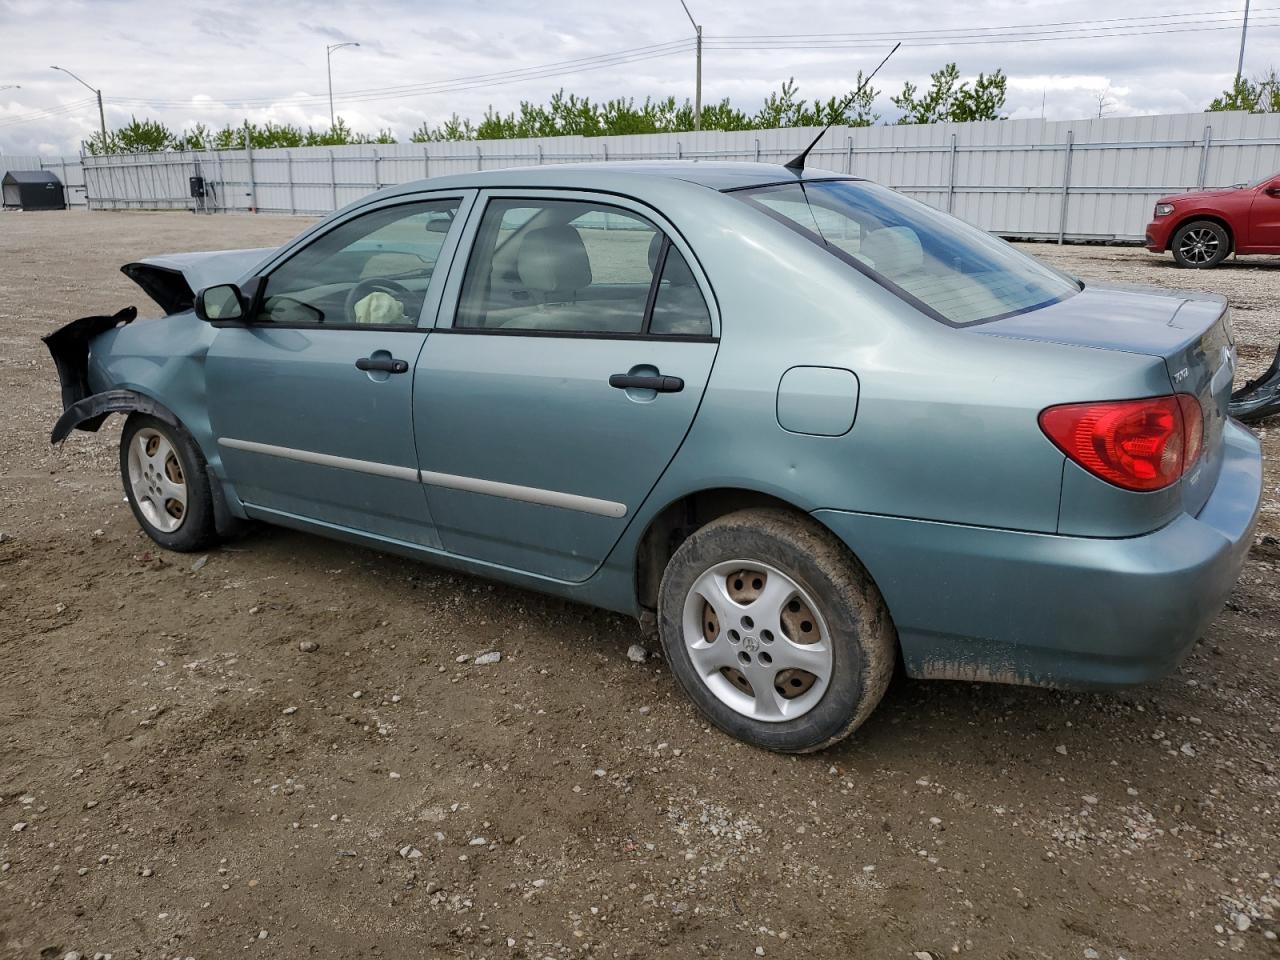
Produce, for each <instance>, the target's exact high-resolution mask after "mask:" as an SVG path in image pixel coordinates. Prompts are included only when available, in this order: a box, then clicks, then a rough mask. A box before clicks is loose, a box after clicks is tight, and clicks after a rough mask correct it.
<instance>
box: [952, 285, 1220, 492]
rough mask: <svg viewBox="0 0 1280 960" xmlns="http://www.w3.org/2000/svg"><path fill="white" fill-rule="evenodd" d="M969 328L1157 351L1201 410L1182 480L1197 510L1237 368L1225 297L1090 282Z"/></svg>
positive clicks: (1177, 388) (1176, 386)
mask: <svg viewBox="0 0 1280 960" xmlns="http://www.w3.org/2000/svg"><path fill="white" fill-rule="evenodd" d="M973 332H974V333H980V334H983V335H985V336H995V337H1011V338H1014V339H1024V340H1040V341H1045V342H1050V343H1062V344H1068V345H1071V346H1079V347H1088V348H1092V349H1098V350H1120V351H1124V352H1127V353H1138V354H1143V355H1146V356H1151V357H1158V358H1160V359H1161V360H1162V361H1163V362H1164V365H1165V369H1166V370H1167V371H1168V374H1169V384H1170V388H1171V391H1172V392H1174V393H1189V394H1191V395H1192V396H1194V397H1196V399H1198V400H1199V401H1200V407H1201V409H1202V410H1203V412H1204V448H1203V452H1202V453H1201V455H1200V458H1199V460H1198V461H1197V462H1196V463H1195V465H1193V466H1192V468H1191V469H1190V470H1189V471H1187V473H1186V474H1185V475H1184V476H1183V478H1182V481H1181V483H1182V500H1183V507H1184V509H1186V510H1187V512H1189V513H1192V514H1196V513H1199V512H1200V508H1201V507H1203V506H1204V502H1205V500H1207V499H1208V497H1209V493H1210V491H1211V490H1212V489H1213V486H1214V483H1215V482H1216V481H1217V477H1218V471H1219V470H1220V469H1221V467H1222V433H1223V428H1224V427H1225V426H1226V419H1227V404H1228V403H1229V401H1230V399H1231V381H1232V378H1233V376H1234V374H1235V365H1236V356H1235V347H1234V346H1233V344H1232V336H1231V323H1230V313H1229V308H1228V306H1227V301H1226V299H1225V298H1224V297H1220V296H1216V295H1214V294H1207V293H1184V292H1174V291H1167V290H1162V289H1158V288H1150V287H1122V286H1109V285H1105V284H1098V285H1090V286H1088V287H1086V288H1085V289H1084V290H1082V291H1081V292H1080V293H1079V294H1077V295H1076V296H1074V297H1069V298H1067V299H1066V300H1063V301H1060V302H1059V303H1055V304H1051V305H1050V306H1047V307H1043V308H1041V309H1039V310H1033V311H1031V312H1029V313H1023V314H1019V315H1017V316H1013V317H1006V318H1005V319H1003V320H996V321H994V322H992V323H986V324H982V325H981V326H977V327H974V328H973ZM1079 399H1080V400H1081V401H1087V400H1111V399H1124V398H1120V397H1080V398H1079Z"/></svg>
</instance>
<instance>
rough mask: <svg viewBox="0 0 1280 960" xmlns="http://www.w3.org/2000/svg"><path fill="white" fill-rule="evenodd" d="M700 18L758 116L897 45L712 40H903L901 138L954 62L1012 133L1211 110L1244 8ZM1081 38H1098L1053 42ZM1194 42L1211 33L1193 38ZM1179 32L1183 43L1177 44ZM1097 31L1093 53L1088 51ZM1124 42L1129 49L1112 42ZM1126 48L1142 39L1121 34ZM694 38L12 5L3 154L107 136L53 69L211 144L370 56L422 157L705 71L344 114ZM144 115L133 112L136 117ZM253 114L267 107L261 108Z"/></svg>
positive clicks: (764, 12) (624, 11)
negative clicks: (465, 130) (424, 148)
mask: <svg viewBox="0 0 1280 960" xmlns="http://www.w3.org/2000/svg"><path fill="white" fill-rule="evenodd" d="M688 2H689V4H690V7H691V8H692V10H693V12H694V14H695V16H696V17H697V18H698V20H699V22H700V23H702V24H703V29H704V33H705V35H706V37H707V43H708V49H707V51H706V53H705V55H704V63H703V98H704V102H706V101H715V100H719V99H720V98H722V97H726V96H727V97H730V98H731V99H732V100H733V101H734V103H735V104H736V105H738V106H740V107H743V108H745V109H747V110H754V109H755V108H756V107H758V106H759V104H760V101H761V100H762V99H763V97H764V96H765V95H766V94H767V93H768V92H769V91H770V90H772V89H775V88H776V87H777V86H778V85H779V84H780V83H781V82H782V81H784V80H786V79H787V78H788V77H790V76H794V77H795V78H796V81H797V82H798V84H799V86H800V92H801V95H802V96H805V97H809V98H812V97H815V96H817V97H824V98H825V97H827V96H830V95H832V94H836V93H840V92H842V91H845V90H847V89H848V88H849V86H850V81H851V79H852V77H853V76H854V74H855V73H856V72H857V70H858V69H859V68H863V69H870V68H871V67H873V66H874V65H875V63H876V62H877V61H878V60H879V59H880V56H881V55H882V53H883V52H884V50H885V49H887V48H888V46H890V44H889V43H887V42H886V43H880V42H879V41H875V44H874V45H872V46H866V47H858V48H844V49H821V48H815V46H814V44H815V43H816V42H817V41H802V42H801V43H800V44H799V45H798V46H796V47H794V48H792V49H770V50H738V49H712V47H713V46H714V44H713V39H714V38H717V37H728V36H732V35H783V34H863V35H865V34H869V33H875V34H882V33H885V34H899V35H902V36H903V37H904V38H906V39H907V41H908V42H907V45H904V47H903V49H902V50H900V51H899V53H898V55H897V56H896V57H895V58H894V60H892V61H891V62H890V64H889V65H888V66H887V67H886V68H885V70H884V71H883V72H882V74H881V75H880V77H878V78H877V79H876V82H875V86H876V87H878V88H879V89H880V90H881V91H883V92H882V94H881V97H880V100H879V102H878V105H877V106H878V108H879V109H880V111H881V112H882V113H883V114H884V116H885V119H893V117H894V115H895V114H894V110H893V107H892V104H890V103H889V94H890V93H896V92H898V90H900V89H901V86H902V84H903V82H904V81H906V80H913V81H915V82H916V83H917V84H920V83H922V82H926V81H927V78H928V74H929V73H930V72H931V71H932V70H934V69H936V68H937V67H938V66H940V65H941V64H943V63H945V62H947V61H949V60H954V61H956V62H957V63H958V65H959V68H960V72H961V74H962V75H963V76H966V77H969V76H972V75H974V74H976V73H977V72H978V71H980V70H983V71H991V70H993V69H995V68H997V67H1000V68H1003V69H1004V71H1005V72H1006V73H1007V74H1008V76H1009V97H1008V102H1007V105H1006V110H1007V112H1008V113H1009V114H1010V115H1011V116H1013V117H1037V116H1039V115H1040V113H1041V103H1042V97H1043V102H1044V114H1045V116H1046V117H1048V118H1049V119H1070V118H1076V117H1084V116H1093V115H1096V113H1097V111H1098V96H1099V93H1100V92H1101V91H1104V90H1107V91H1109V92H1108V94H1107V97H1108V105H1107V113H1108V115H1109V116H1122V115H1126V114H1153V113H1182V112H1194V111H1199V110H1202V109H1204V107H1205V106H1206V105H1207V104H1208V102H1209V100H1211V99H1212V98H1213V97H1214V96H1215V95H1216V94H1217V93H1218V92H1219V91H1221V90H1222V89H1223V88H1224V87H1225V86H1227V85H1229V83H1230V81H1231V78H1232V76H1233V74H1234V72H1235V65H1236V56H1237V53H1238V49H1239V43H1240V32H1239V18H1240V12H1241V11H1242V9H1243V0H1240V2H1238V3H1237V2H1224V3H1221V4H1217V3H1214V2H1213V0H1209V3H1208V5H1207V7H1206V6H1203V5H1195V4H1192V3H1190V2H1183V0H1170V2H1169V3H1133V4H1117V3H1114V2H1108V0H1072V2H1069V3H1068V2H1057V0H1048V2H1038V3H1035V4H1030V3H1026V2H1012V0H966V2H964V3H946V4H943V3H929V2H921V0H899V2H895V3H885V2H883V0H876V2H872V0H792V2H789V3H768V4H763V3H750V2H747V3H744V2H742V0H688ZM1271 10H1275V11H1277V13H1270V12H1269V11H1271ZM1177 14H1187V15H1188V16H1187V17H1184V18H1182V20H1181V21H1180V20H1179V19H1178V18H1177V17H1176V16H1172V17H1171V16H1170V15H1177ZM1144 15H1145V16H1149V17H1162V18H1165V19H1164V20H1163V21H1162V22H1161V23H1160V24H1158V25H1153V24H1148V25H1145V26H1137V27H1136V28H1133V29H1131V28H1130V23H1129V22H1128V21H1122V20H1116V19H1115V18H1117V17H1124V18H1133V17H1141V16H1144ZM1080 21H1091V22H1092V23H1093V24H1094V25H1095V26H1094V27H1092V28H1084V29H1081V28H1078V27H1077V28H1071V27H1064V26H1061V25H1055V24H1062V23H1064V22H1080ZM1204 21H1212V22H1211V23H1206V22H1204ZM1187 23H1191V24H1193V25H1194V24H1197V23H1198V25H1196V26H1193V27H1192V28H1187V27H1186V26H1183V24H1187ZM1023 25H1036V26H1037V32H1038V33H1039V34H1040V35H1049V36H1061V35H1062V32H1063V31H1067V33H1068V36H1070V35H1071V32H1072V31H1074V33H1075V34H1076V35H1075V36H1072V37H1071V38H1070V39H1058V40H1055V41H1053V42H1026V41H1025V40H1023V41H1018V40H1008V39H1001V40H1000V42H996V43H974V42H972V41H970V42H965V43H959V42H946V43H941V44H939V43H937V41H936V40H935V41H931V45H921V44H920V43H919V42H913V41H912V37H913V36H915V37H919V32H920V31H928V30H940V29H948V28H951V29H957V30H959V29H964V30H973V29H974V28H975V27H978V28H991V27H1005V26H1010V27H1013V26H1023ZM1277 26H1280V5H1277V6H1271V5H1270V4H1268V3H1267V0H1263V2H1262V3H1260V4H1259V3H1255V5H1254V11H1253V15H1252V17H1251V21H1250V28H1249V49H1248V54H1247V56H1246V60H1245V73H1246V74H1250V75H1252V74H1256V73H1259V72H1261V71H1262V70H1263V69H1265V68H1266V67H1268V66H1269V65H1270V62H1280V57H1274V58H1272V59H1271V61H1270V62H1269V57H1272V55H1271V54H1270V52H1269V51H1271V50H1275V49H1276V41H1277V40H1278V39H1280V30H1278V29H1277ZM1210 27H1214V28H1216V29H1211V28H1210ZM1175 28H1176V30H1177V32H1169V31H1172V30H1174V29H1175ZM1091 30H1092V31H1093V33H1094V35H1091V36H1082V35H1080V34H1085V33H1089V32H1090V31H1091ZM1055 31H1056V32H1055ZM1107 31H1112V35H1109V36H1098V35H1097V34H1098V33H1106V32H1107ZM1156 31H1163V32H1156ZM913 32H914V33H913ZM1117 32H1123V33H1128V34H1130V35H1126V36H1117V35H1114V34H1115V33H1117ZM691 34H692V27H691V26H690V25H689V22H688V20H687V19H686V18H685V15H684V11H683V10H682V9H681V7H680V2H679V0H646V2H644V3H634V2H631V3H618V2H616V0H615V2H613V3H610V2H609V0H541V2H538V3H529V2H527V0H521V2H514V0H492V2H486V3H483V4H474V5H473V4H468V3H463V2H458V0H453V2H442V0H406V2H382V3H372V2H369V3H344V4H337V3H326V2H323V0H309V2H293V0H283V2H276V0H257V2H247V0H221V2H217V3H213V2H203V0H194V2H187V3H179V2H174V0H79V2H76V0H63V2H37V0H0V38H2V39H3V44H2V45H0V87H3V86H5V85H7V84H20V85H21V89H9V90H0V152H3V153H37V152H38V153H60V152H67V153H73V152H75V151H76V150H77V149H78V145H79V142H80V141H81V140H82V139H83V138H85V137H88V136H90V135H92V133H93V132H94V131H95V130H96V129H97V123H98V118H97V112H96V108H95V107H94V106H92V105H90V104H86V105H83V106H80V107H74V106H72V105H74V104H75V103H76V101H79V100H81V99H83V98H86V97H90V96H91V94H90V92H89V91H88V90H86V89H84V88H83V87H81V86H80V85H79V84H77V83H76V82H75V81H73V80H72V79H71V78H70V77H68V76H66V75H65V74H61V73H58V72H55V71H53V70H51V69H49V67H50V65H51V64H58V65H59V66H64V67H67V68H69V69H71V70H73V71H75V72H76V73H78V74H79V75H80V76H81V77H83V78H84V79H85V80H87V81H88V82H89V83H91V84H92V85H94V86H100V87H101V88H102V91H103V94H104V97H105V98H106V112H107V124H108V126H117V125H119V124H121V123H125V122H127V121H128V119H129V117H130V115H131V114H136V115H137V116H138V117H140V118H141V117H144V116H146V117H153V118H156V119H159V120H163V121H164V122H165V123H166V124H168V125H169V126H170V127H173V128H175V129H176V128H182V127H185V126H189V125H191V124H194V123H196V122H197V121H203V122H205V123H207V124H208V125H210V126H221V125H223V124H225V123H227V122H233V123H238V122H239V121H240V120H241V119H242V118H244V117H246V116H247V117H249V118H250V119H252V120H254V121H259V122H260V121H263V120H275V121H278V122H291V123H295V124H299V125H301V126H304V127H305V126H308V125H311V126H316V127H323V126H327V125H328V122H329V118H328V105H327V101H326V100H325V99H324V98H325V95H326V85H325V45H326V44H328V43H335V42H340V41H344V40H355V41H359V43H360V47H359V48H358V49H354V48H347V49H343V50H339V51H337V52H335V53H334V55H333V85H334V92H335V97H336V100H337V110H338V113H339V115H341V116H342V117H344V118H346V120H347V121H348V123H349V124H350V125H351V126H352V127H353V128H355V129H357V130H363V131H374V130H377V129H379V128H383V127H388V128H390V129H392V130H393V131H394V132H395V133H397V134H398V135H399V136H400V137H401V138H402V139H404V138H407V136H408V133H409V132H410V131H411V130H413V129H414V128H416V127H417V126H418V125H419V124H420V123H421V122H422V121H423V120H424V119H425V120H427V121H429V122H431V123H433V124H434V123H438V122H439V121H441V120H443V119H445V118H447V117H448V116H449V114H450V113H453V112H457V113H459V114H461V115H463V116H469V117H472V118H476V119H478V118H479V117H480V115H481V114H483V112H484V110H485V108H486V107H487V106H489V105H490V104H492V105H493V106H495V107H497V108H499V109H502V110H507V109H511V108H514V107H517V106H518V105H519V103H520V101H521V100H526V99H527V100H533V101H535V102H542V101H545V100H546V99H547V98H548V97H549V96H550V95H551V94H552V93H554V92H555V91H556V90H557V89H559V88H560V87H562V86H563V87H564V88H566V89H567V90H570V91H573V92H576V93H580V94H585V95H587V96H590V97H592V98H609V97H613V96H620V95H621V96H628V97H636V98H637V99H640V100H643V98H644V97H645V96H646V95H653V96H666V95H668V94H674V95H676V96H677V97H680V98H683V97H686V96H689V97H692V93H693V76H694V57H693V53H692V50H691V49H690V50H688V51H685V50H680V51H679V52H677V53H676V54H675V55H671V56H661V57H655V58H652V59H646V60H637V61H634V62H630V63H623V64H613V65H608V66H604V67H602V68H597V69H592V70H587V71H580V72H577V73H569V74H565V75H561V76H551V77H542V78H539V79H528V80H522V81H521V82H518V83H506V84H502V85H489V86H480V87H472V88H471V89H461V90H451V91H446V92H440V93H431V94H423V93H414V94H413V95H410V96H398V97H394V98H381V99H365V100H346V101H345V102H344V91H348V92H350V91H359V90H378V89H379V88H388V87H398V86H405V85H409V84H422V83H428V82H431V81H445V80H452V79H455V78H461V77H470V76H475V75H480V74H491V73H495V72H499V71H508V70H512V69H517V68H521V67H533V66H540V65H543V64H549V63H554V62H556V61H565V60H572V59H576V58H582V57H590V56H596V55H600V54H607V53H612V52H615V51H621V50H631V49H634V48H637V47H643V46H646V45H650V44H661V43H665V42H668V41H678V40H681V39H683V38H687V37H689V36H690V35H691ZM921 39H923V38H921ZM987 39H990V37H987ZM656 52H661V51H656ZM307 98H310V99H307ZM126 100H132V101H133V102H122V101H126ZM139 101H152V102H151V103H142V102H139ZM155 101H165V102H164V103H157V102H155ZM246 102H252V103H253V106H252V107H251V108H246V106H244V105H243V104H245V103H246ZM258 104H261V105H260V106H259V105H258ZM68 108H70V109H69V112H64V113H62V114H61V115H56V116H45V117H40V118H36V119H31V120H29V121H26V122H20V123H19V122H14V121H15V120H16V119H17V118H21V117H26V116H29V115H31V114H34V113H36V112H39V111H48V110H51V109H64V110H66V109H68Z"/></svg>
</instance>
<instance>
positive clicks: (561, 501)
mask: <svg viewBox="0 0 1280 960" xmlns="http://www.w3.org/2000/svg"><path fill="white" fill-rule="evenodd" d="M218 444H219V445H220V446H223V447H228V448H230V449H232V450H244V451H246V452H248V453H260V454H264V455H266V456H269V457H281V458H283V459H285V460H296V461H298V462H300V463H311V464H315V465H316V466H321V467H334V468H337V469H339V470H352V471H355V472H357V473H368V474H371V475H373V476H377V477H390V478H392V479H395V480H408V481H410V482H413V483H424V484H426V485H428V486H432V487H444V488H446V489H449V490H464V491H466V492H468V493H480V494H484V495H486V496H490V497H501V498H503V499H505V500H520V501H523V502H525V503H537V504H541V505H542V506H546V507H560V508H562V509H564V510H575V511H577V512H578V513H591V514H595V515H596V516H600V517H613V518H621V517H625V516H626V515H627V505H626V504H625V503H617V502H615V501H613V500H600V499H597V498H596V497H586V496H582V495H581V494H576V493H563V492H561V491H559V490H543V489H541V488H539V487H525V486H521V485H520V484H516V483H502V482H500V481H497V480H483V479H480V478H478V477H462V476H458V475H456V474H452V473H433V472H432V471H430V470H419V469H417V468H415V467H402V466H399V465H397V464H392V463H377V462H375V461H372V460H356V459H353V458H351V457H338V456H334V455H333V454H328V453H316V452H314V451H311V450H296V449H294V448H293V447H280V446H276V445H275V444H271V443H258V442H257V441H254V440H237V439H235V438H233V437H219V438H218Z"/></svg>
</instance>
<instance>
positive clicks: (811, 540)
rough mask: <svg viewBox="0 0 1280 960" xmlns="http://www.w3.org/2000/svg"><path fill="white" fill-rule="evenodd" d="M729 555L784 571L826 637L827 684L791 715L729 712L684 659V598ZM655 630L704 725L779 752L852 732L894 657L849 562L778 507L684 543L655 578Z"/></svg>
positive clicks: (806, 523)
mask: <svg viewBox="0 0 1280 960" xmlns="http://www.w3.org/2000/svg"><path fill="white" fill-rule="evenodd" d="M731 560H741V561H747V562H748V564H749V563H750V562H751V561H756V562H758V563H760V564H762V565H764V566H768V567H771V568H774V569H775V570H776V571H779V572H781V573H783V574H784V575H785V577H786V578H788V579H789V580H791V581H793V582H794V583H795V585H796V586H797V587H798V588H799V589H800V590H801V591H803V592H804V593H806V594H808V596H809V597H811V598H813V600H814V602H815V603H816V605H817V607H818V608H819V610H818V616H819V617H820V618H821V619H822V620H823V621H824V624H825V627H826V629H827V631H828V633H829V636H830V641H831V642H830V644H829V646H830V650H831V654H832V667H831V670H830V677H829V680H828V681H827V682H826V689H825V691H823V692H822V694H821V698H820V699H818V700H817V702H816V703H815V704H814V705H813V706H812V707H811V708H809V709H808V710H807V712H804V713H803V714H801V715H799V716H796V717H795V718H793V719H782V720H772V721H768V720H760V719H756V718H754V717H751V716H747V715H746V714H745V713H743V712H740V711H739V710H735V709H734V708H733V707H731V706H729V705H728V704H727V703H725V702H724V701H723V700H722V699H721V698H720V697H719V696H717V694H716V693H715V692H713V691H712V690H711V688H710V687H709V686H708V683H707V682H706V681H704V680H703V678H702V676H701V675H700V673H699V671H698V670H697V669H696V668H695V666H694V663H693V660H692V659H691V656H690V652H689V651H690V648H689V645H688V643H687V641H686V636H685V631H686V623H687V621H686V618H685V610H686V600H687V599H688V598H689V596H690V591H691V590H692V589H693V588H694V584H695V583H697V582H698V580H699V578H701V577H703V575H704V574H705V573H707V572H708V571H711V570H713V569H715V568H716V567H717V565H719V564H725V563H726V561H731ZM717 629H718V628H717ZM658 632H659V636H660V638H661V640H662V646H663V650H664V651H665V654H666V658H667V662H668V663H669V664H671V669H672V672H673V673H674V674H675V675H676V679H677V681H678V682H679V683H680V686H681V687H682V688H683V689H684V691H685V693H686V694H687V695H688V696H689V698H690V699H691V700H692V701H693V702H694V704H695V705H696V706H697V707H698V709H699V710H701V711H702V712H703V713H704V714H705V715H706V716H707V717H708V718H709V719H710V720H711V722H712V723H714V724H715V725H716V726H717V727H719V728H720V729H721V730H724V731H725V732H726V733H728V734H730V735H731V736H734V737H737V738H738V739H739V740H744V741H746V742H747V743H750V744H753V745H755V746H758V747H763V748H765V749H767V750H776V751H779V752H783V753H808V752H811V751H815V750H821V749H823V748H824V747H827V746H829V745H831V744H833V743H835V742H836V741H838V740H840V739H842V738H844V737H846V736H848V735H849V734H850V733H852V732H853V731H854V730H855V729H857V728H858V726H859V725H861V723H862V722H863V721H864V720H865V719H866V718H867V717H868V716H869V715H870V713H871V711H872V710H873V709H875V707H876V705H877V704H878V703H879V702H880V699H881V697H882V696H883V695H884V691H885V688H886V687H887V686H888V685H889V680H890V678H891V676H892V674H893V669H894V664H895V662H896V659H895V658H896V649H897V637H896V634H895V632H894V629H893V624H892V622H891V620H890V618H889V613H888V610H887V609H886V607H885V604H884V600H883V598H882V597H881V596H880V591H879V590H878V589H877V588H876V586H875V584H874V583H873V582H872V581H871V578H870V577H869V576H868V575H867V572H866V571H865V570H864V569H863V567H862V565H861V564H860V563H859V562H858V560H857V558H856V557H854V556H853V554H852V553H851V552H850V551H849V550H848V548H847V547H845V546H844V544H842V543H841V542H840V541H839V540H838V539H837V538H836V537H835V536H834V535H833V534H832V533H831V532H830V531H828V530H827V529H825V528H824V527H822V526H821V525H819V524H818V523H817V522H816V521H814V520H812V519H811V518H809V517H805V516H802V515H799V514H795V513H791V512H789V511H787V510H783V509H775V508H760V509H751V510H742V511H739V512H737V513H732V514H729V515H727V516H724V517H721V518H719V519H717V520H714V521H712V522H711V523H709V524H707V525H706V526H704V527H702V528H700V529H698V530H697V531H696V532H694V533H693V534H692V535H691V536H690V537H689V538H688V539H687V540H685V541H684V543H683V544H681V546H680V548H679V549H678V550H677V551H676V553H675V555H674V556H673V557H672V558H671V561H670V563H668V564H667V568H666V571H665V572H664V574H663V577H662V585H661V588H660V591H659V598H658ZM713 642H720V640H719V639H717V640H716V641H713ZM757 649H768V648H764V647H759V648H757ZM773 649H777V648H776V647H775V648H773ZM779 676H780V675H779Z"/></svg>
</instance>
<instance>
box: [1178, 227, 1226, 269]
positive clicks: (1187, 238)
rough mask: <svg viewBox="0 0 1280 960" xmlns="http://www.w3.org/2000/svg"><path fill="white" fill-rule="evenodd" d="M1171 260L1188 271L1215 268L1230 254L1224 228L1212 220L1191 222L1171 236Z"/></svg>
mask: <svg viewBox="0 0 1280 960" xmlns="http://www.w3.org/2000/svg"><path fill="white" fill-rule="evenodd" d="M1170 247H1171V248H1172V250H1173V259H1174V260H1175V261H1176V262H1177V264H1178V266H1180V267H1186V268H1187V269H1190V270H1205V269H1208V268H1209V267H1216V266H1217V265H1218V264H1220V263H1221V262H1222V261H1223V260H1225V259H1227V255H1228V254H1229V253H1230V252H1231V238H1230V237H1229V236H1228V235H1227V231H1226V228H1225V227H1223V226H1222V224H1220V223H1214V222H1213V221H1212V220H1193V221H1192V222H1191V223H1188V224H1186V225H1185V226H1182V227H1179V228H1178V231H1177V232H1176V233H1175V234H1174V235H1173V243H1172V244H1170Z"/></svg>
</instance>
